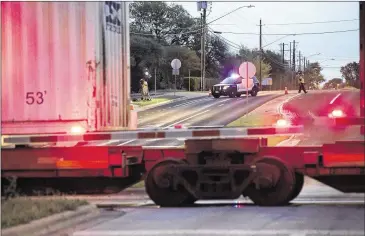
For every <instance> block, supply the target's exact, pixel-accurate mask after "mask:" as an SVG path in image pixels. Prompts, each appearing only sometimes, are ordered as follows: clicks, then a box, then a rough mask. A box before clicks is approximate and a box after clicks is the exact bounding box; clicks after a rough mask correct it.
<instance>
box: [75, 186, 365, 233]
mask: <svg viewBox="0 0 365 236" xmlns="http://www.w3.org/2000/svg"><path fill="white" fill-rule="evenodd" d="M363 199H364V195H359V194H347V195H346V194H342V193H339V192H338V191H336V190H333V189H331V188H329V187H323V186H318V185H310V186H306V187H305V188H304V189H303V192H302V193H301V195H300V196H299V197H298V198H297V199H296V200H295V201H294V202H293V204H292V205H291V206H286V207H258V206H254V205H252V204H250V203H249V202H247V201H245V200H244V199H238V200H235V201H199V202H198V203H197V204H195V205H194V206H192V207H184V208H158V207H156V206H154V205H153V204H149V203H144V204H141V205H140V206H139V207H129V208H115V209H114V210H113V211H110V210H102V214H101V216H100V217H99V218H98V224H96V223H94V222H89V223H88V224H85V225H82V226H79V227H78V228H77V229H76V230H75V231H74V232H73V233H72V234H70V235H74V236H82V235H85V236H86V235H90V236H92V235H100V236H101V235H103V236H108V235H131V236H133V235H161V236H163V235H187V236H190V235H191V236H193V235H255V236H259V235H293V236H294V235H298V236H299V235H300V236H304V235H308V236H309V235H312V236H317V235H318V236H319V235H320V236H324V235H337V236H342V235H356V236H360V235H362V236H363V235H365V233H364V232H365V231H364V230H365V226H364V224H365V214H364V204H363V203H361V202H363ZM120 201H123V200H122V199H120Z"/></svg>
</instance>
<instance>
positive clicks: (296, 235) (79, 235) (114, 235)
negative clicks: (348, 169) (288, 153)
mask: <svg viewBox="0 0 365 236" xmlns="http://www.w3.org/2000/svg"><path fill="white" fill-rule="evenodd" d="M89 235H90V236H95V235H103V236H119V235H128V236H133V235H240V236H248V235H251V236H255V235H257V236H258V235H268V236H274V235H288V236H305V235H349V236H350V235H352V236H355V235H356V236H361V235H364V231H361V230H240V229H176V230H152V229H151V230H85V231H79V232H75V233H73V236H89Z"/></svg>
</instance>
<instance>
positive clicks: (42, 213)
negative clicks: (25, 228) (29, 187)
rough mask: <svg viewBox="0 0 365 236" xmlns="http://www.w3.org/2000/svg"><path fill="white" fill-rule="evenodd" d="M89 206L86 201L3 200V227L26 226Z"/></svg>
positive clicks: (18, 198)
mask: <svg viewBox="0 0 365 236" xmlns="http://www.w3.org/2000/svg"><path fill="white" fill-rule="evenodd" d="M86 204H88V203H87V202H86V201H84V200H66V199H44V200H41V199H37V200H35V199H30V198H27V197H15V198H10V199H7V200H4V199H2V200H1V227H2V228H8V227H13V226H17V225H20V224H26V223H29V222H31V221H33V220H37V219H40V218H44V217H47V216H50V215H53V214H57V213H60V212H64V211H69V210H76V208H78V207H79V206H82V205H86Z"/></svg>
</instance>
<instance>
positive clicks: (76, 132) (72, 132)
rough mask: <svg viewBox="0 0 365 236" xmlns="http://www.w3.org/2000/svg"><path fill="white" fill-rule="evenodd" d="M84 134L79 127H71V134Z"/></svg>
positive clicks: (82, 129) (83, 130)
mask: <svg viewBox="0 0 365 236" xmlns="http://www.w3.org/2000/svg"><path fill="white" fill-rule="evenodd" d="M83 133H85V129H84V128H82V127H81V126H73V127H71V134H83Z"/></svg>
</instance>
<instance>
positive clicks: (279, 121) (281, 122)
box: [276, 119, 289, 127]
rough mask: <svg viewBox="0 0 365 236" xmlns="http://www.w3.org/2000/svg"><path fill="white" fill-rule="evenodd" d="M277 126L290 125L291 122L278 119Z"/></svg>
mask: <svg viewBox="0 0 365 236" xmlns="http://www.w3.org/2000/svg"><path fill="white" fill-rule="evenodd" d="M276 126H277V127H285V126H289V122H288V121H286V120H284V119H280V120H278V121H276Z"/></svg>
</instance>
